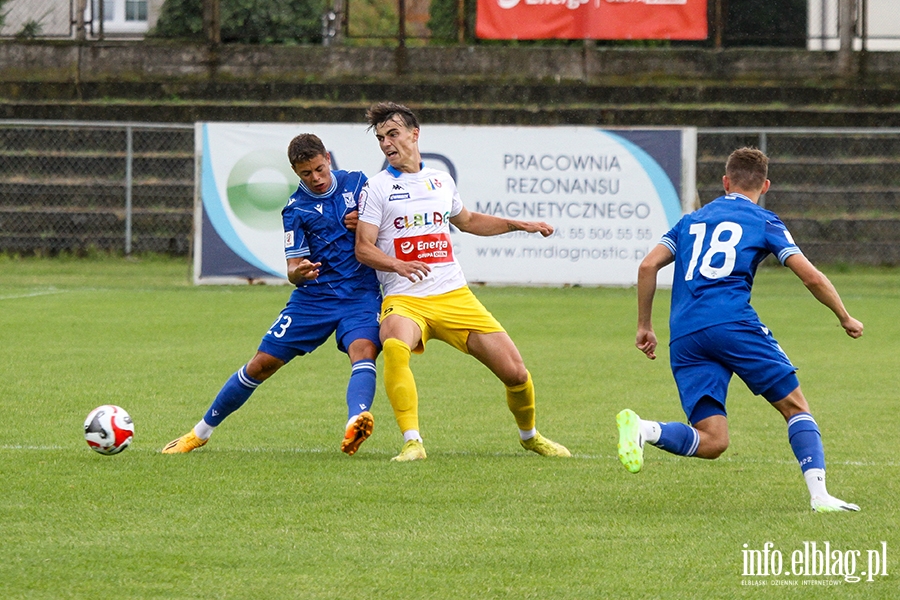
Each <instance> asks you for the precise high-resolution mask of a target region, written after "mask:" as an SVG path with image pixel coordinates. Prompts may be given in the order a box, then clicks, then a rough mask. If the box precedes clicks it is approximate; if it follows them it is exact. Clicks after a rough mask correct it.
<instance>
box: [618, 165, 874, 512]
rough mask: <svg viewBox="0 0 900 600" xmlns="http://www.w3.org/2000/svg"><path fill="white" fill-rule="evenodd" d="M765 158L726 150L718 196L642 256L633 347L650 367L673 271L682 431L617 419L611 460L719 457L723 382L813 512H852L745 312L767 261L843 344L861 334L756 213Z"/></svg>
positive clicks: (780, 366)
mask: <svg viewBox="0 0 900 600" xmlns="http://www.w3.org/2000/svg"><path fill="white" fill-rule="evenodd" d="M768 163H769V161H768V158H767V157H766V155H765V154H763V153H762V152H760V151H759V150H756V149H753V148H741V149H739V150H735V151H734V152H733V153H732V154H731V156H729V157H728V161H727V163H726V165H725V176H724V177H723V178H722V183H723V185H724V187H725V196H722V197H720V198H717V199H716V200H714V201H713V202H711V203H710V204H708V205H706V206H704V207H703V208H701V209H699V210H697V211H695V212H693V213H690V214H687V215H685V216H684V217H682V218H681V220H680V221H679V222H678V223H677V224H676V225H675V227H673V228H672V229H671V230H670V231H669V232H668V233H666V234H665V235H664V236H663V238H662V241H661V242H660V243H659V245H657V246H656V247H654V248H653V250H651V251H650V253H649V254H647V256H646V258H645V259H644V260H643V262H642V263H641V266H640V269H639V271H638V327H637V340H636V344H635V345H636V346H637V347H638V349H639V350H641V351H642V352H643V353H644V354H646V355H647V357H648V358H650V359H655V358H656V354H655V350H656V345H657V340H656V335H655V334H654V332H653V324H652V321H651V312H652V307H653V297H654V295H655V293H656V277H657V273H658V272H659V270H660V269H662V268H663V267H664V266H666V265H668V264H670V263H672V262H673V261H674V262H675V274H674V280H673V284H672V308H671V314H670V341H669V350H670V361H671V366H672V373H673V375H674V376H675V383H676V385H677V387H678V393H679V396H680V397H681V405H682V408H683V409H684V413H685V415H687V418H688V422H689V423H690V425H686V424H684V423H661V422H656V421H645V420H642V419H640V418H639V417H638V416H637V415H636V414H635V413H634V411H632V410H628V409H626V410H623V411H621V412H620V413H619V414H618V415H616V423H617V426H618V429H619V459H620V460H621V462H622V464H623V465H624V466H625V468H626V469H628V470H629V471H630V472H632V473H638V472H639V471H640V470H641V468H642V467H643V464H644V453H643V446H644V442H648V443H650V444H652V445H654V446H656V447H658V448H661V449H663V450H666V451H668V452H671V453H673V454H678V455H681V456H697V457H700V458H709V459H714V458H717V457H718V456H719V455H721V454H722V453H723V452H724V451H725V449H726V448H728V420H727V417H726V412H725V396H726V393H727V391H728V382H729V381H730V379H731V376H732V374H735V373H736V374H737V375H738V377H740V378H741V379H742V380H743V381H744V383H746V384H747V387H749V388H750V390H751V391H752V392H753V393H754V394H757V395H761V396H763V397H764V398H765V399H766V400H768V401H769V402H770V403H771V405H772V406H773V407H774V408H775V409H776V410H777V411H778V412H780V413H781V415H782V416H783V417H784V419H785V420H786V421H787V434H788V441H789V443H790V445H791V449H792V450H793V452H794V455H795V456H796V457H797V460H798V461H799V463H800V469H801V471H802V472H803V476H804V479H805V480H806V485H807V487H808V489H809V495H810V504H811V506H812V509H813V510H814V511H818V512H837V511H857V510H859V507H858V506H856V505H855V504H850V503H849V502H844V501H843V500H839V499H838V498H835V497H833V496H831V495H830V494H829V493H828V491H827V490H826V488H825V453H824V451H823V448H822V437H821V434H820V432H819V427H818V425H817V424H816V421H815V419H813V417H812V415H811V414H810V410H809V405H808V404H807V402H806V398H805V397H804V396H803V392H802V391H801V390H800V383H799V381H798V380H797V375H796V374H795V371H796V368H795V367H794V366H793V365H792V364H791V362H790V360H789V359H788V357H787V356H786V355H785V353H784V352H783V351H782V349H781V347H780V346H779V345H778V342H776V341H775V338H774V337H773V336H772V334H771V333H770V332H769V330H768V329H767V328H766V326H765V325H763V324H762V322H760V320H759V317H758V316H757V314H756V311H755V310H754V309H753V307H752V306H751V305H750V288H751V287H752V285H753V278H754V276H755V274H756V267H757V266H758V265H759V263H760V262H761V261H762V260H763V259H764V258H766V257H767V256H768V255H769V254H774V255H775V256H776V257H777V258H778V260H779V261H780V262H781V263H782V264H783V265H784V266H786V267H787V268H789V269H790V270H791V271H793V272H794V274H795V275H797V277H799V278H800V280H801V281H802V282H803V283H804V285H806V287H807V289H809V291H810V292H812V294H813V296H814V297H815V298H816V299H817V300H818V301H819V302H821V303H822V304H824V305H825V306H827V307H828V308H829V309H831V311H832V312H833V313H834V314H835V316H836V317H837V318H838V321H839V322H840V324H841V327H843V328H844V331H846V332H847V335H849V336H850V337H852V338H858V337H859V336H861V335H862V333H863V324H862V323H860V322H859V321H857V320H856V319H854V318H853V317H851V316H850V314H849V313H848V312H847V309H846V308H844V303H843V302H842V301H841V298H840V296H839V295H838V292H837V290H835V288H834V286H833V285H832V284H831V282H830V281H829V280H828V278H827V277H826V276H825V275H824V274H822V273H821V272H820V271H819V270H818V269H816V267H815V266H813V264H812V263H811V262H810V261H809V260H808V259H807V258H806V257H805V256H804V255H803V254H802V253H801V252H800V249H799V248H798V247H797V245H796V244H795V243H794V240H793V238H791V235H790V233H789V232H788V230H787V228H786V227H785V226H784V224H783V223H782V222H781V220H780V219H779V218H778V216H777V215H776V214H775V213H773V212H771V211H768V210H765V209H763V208H761V207H760V206H758V204H757V202H758V201H759V197H760V196H761V195H762V194H765V193H766V191H767V190H768V189H769V180H768V179H767V175H768Z"/></svg>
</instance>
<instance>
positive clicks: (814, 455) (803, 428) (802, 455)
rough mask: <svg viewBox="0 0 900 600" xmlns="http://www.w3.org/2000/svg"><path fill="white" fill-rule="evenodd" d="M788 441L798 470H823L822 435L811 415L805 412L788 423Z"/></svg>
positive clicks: (798, 414) (823, 451)
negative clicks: (798, 467)
mask: <svg viewBox="0 0 900 600" xmlns="http://www.w3.org/2000/svg"><path fill="white" fill-rule="evenodd" d="M788 441H789V442H790V443H791V449H792V450H793V451H794V456H796V457H797V462H799V463H800V470H801V471H803V472H804V473H805V472H806V471H808V470H809V469H822V470H824V469H825V450H824V448H823V447H822V434H821V433H819V425H818V424H817V423H816V420H815V419H813V417H812V415H811V414H809V413H806V412H802V413H797V414H796V415H794V416H793V417H791V419H790V420H789V421H788Z"/></svg>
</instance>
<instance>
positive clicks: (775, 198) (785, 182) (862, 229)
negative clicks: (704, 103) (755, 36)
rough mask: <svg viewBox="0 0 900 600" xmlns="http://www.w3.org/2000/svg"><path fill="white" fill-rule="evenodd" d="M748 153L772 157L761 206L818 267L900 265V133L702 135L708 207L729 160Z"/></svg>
mask: <svg viewBox="0 0 900 600" xmlns="http://www.w3.org/2000/svg"><path fill="white" fill-rule="evenodd" d="M741 146H754V147H757V148H760V149H761V150H763V151H764V152H765V153H766V154H767V155H768V156H769V161H770V162H769V179H770V180H771V181H772V187H771V188H770V190H769V192H768V193H767V194H766V195H765V197H764V198H763V199H762V200H761V204H763V205H764V206H765V207H766V208H768V209H769V210H772V211H774V212H776V213H778V215H779V216H780V217H781V218H782V219H783V220H784V221H785V224H786V225H787V226H788V228H789V229H790V231H791V233H792V235H793V236H794V238H795V239H796V240H797V243H798V244H799V245H800V247H801V248H802V249H803V251H804V253H806V254H807V255H808V256H809V257H810V258H811V259H812V260H813V261H814V262H825V263H848V264H873V265H879V264H886V265H898V264H900V158H898V157H900V130H898V129H754V130H750V129H734V130H728V129H701V130H700V131H699V135H698V140H697V192H698V196H699V200H700V202H701V203H706V202H709V201H710V200H713V199H715V198H716V197H718V196H720V195H722V193H723V192H722V175H723V174H724V171H725V159H727V158H728V155H729V154H730V153H731V152H732V151H733V150H734V149H735V148H739V147H741Z"/></svg>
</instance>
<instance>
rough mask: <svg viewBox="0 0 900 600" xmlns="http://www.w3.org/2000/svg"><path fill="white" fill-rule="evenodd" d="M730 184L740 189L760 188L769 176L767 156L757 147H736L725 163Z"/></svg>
mask: <svg viewBox="0 0 900 600" xmlns="http://www.w3.org/2000/svg"><path fill="white" fill-rule="evenodd" d="M725 175H726V176H727V177H728V179H729V180H731V185H732V186H734V187H736V188H738V189H742V190H761V189H762V187H763V185H764V184H765V183H766V179H767V178H768V176H769V157H768V156H766V155H765V154H763V152H762V150H759V149H757V148H749V147H745V148H738V149H737V150H735V151H734V152H732V153H731V156H729V157H728V161H727V162H726V163H725Z"/></svg>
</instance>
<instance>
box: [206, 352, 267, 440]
mask: <svg viewBox="0 0 900 600" xmlns="http://www.w3.org/2000/svg"><path fill="white" fill-rule="evenodd" d="M261 383H262V382H261V381H257V380H256V379H253V378H252V377H250V376H249V375H247V365H244V366H243V367H241V370H240V371H238V372H237V373H235V374H234V375H232V376H231V377H229V378H228V381H226V382H225V385H223V386H222V389H221V390H219V394H218V395H217V396H216V399H215V400H213V403H212V405H211V406H210V407H209V410H207V411H206V414H205V415H203V420H204V421H205V422H206V423H207V424H208V425H210V426H212V427H217V426H218V425H219V423H221V422H222V421H224V420H225V417H227V416H228V415H230V414H231V413H233V412H234V411H236V410H237V409H239V408H240V407H241V406H243V405H244V402H246V401H247V399H248V398H250V394H252V393H253V392H254V391H255V390H256V388H258V387H259V384H261Z"/></svg>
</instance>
